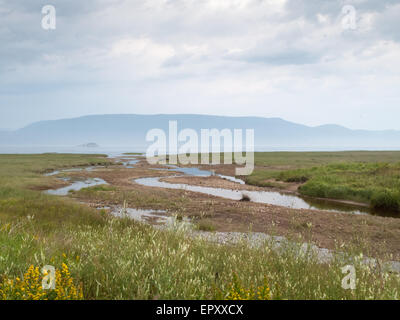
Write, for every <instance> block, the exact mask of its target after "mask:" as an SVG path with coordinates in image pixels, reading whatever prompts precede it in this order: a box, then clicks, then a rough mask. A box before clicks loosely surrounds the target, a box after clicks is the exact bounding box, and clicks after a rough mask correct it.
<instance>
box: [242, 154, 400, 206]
mask: <svg viewBox="0 0 400 320" xmlns="http://www.w3.org/2000/svg"><path fill="white" fill-rule="evenodd" d="M256 165H257V167H256V170H255V171H254V172H253V174H252V175H250V176H249V177H247V178H246V182H247V183H249V184H252V185H258V186H268V187H273V186H274V184H275V185H276V184H277V182H279V181H281V182H296V183H301V184H302V185H301V187H300V188H299V192H300V193H301V194H303V195H307V196H312V197H320V198H334V199H341V200H351V201H357V202H363V203H368V204H370V205H371V206H372V207H373V208H376V209H381V210H390V211H399V212H400V191H399V190H400V152H394V151H393V152H389V151H387V152H385V151H384V152H367V151H366V152H361V151H360V152H336V153H330V152H315V153H313V152H301V153H293V152H288V153H282V152H277V153H257V154H256Z"/></svg>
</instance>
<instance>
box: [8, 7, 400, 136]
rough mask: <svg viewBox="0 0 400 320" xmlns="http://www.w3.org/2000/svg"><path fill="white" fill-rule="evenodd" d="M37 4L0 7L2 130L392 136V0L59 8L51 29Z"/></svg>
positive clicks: (395, 33)
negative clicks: (129, 127) (103, 116)
mask: <svg viewBox="0 0 400 320" xmlns="http://www.w3.org/2000/svg"><path fill="white" fill-rule="evenodd" d="M43 5H44V3H43V1H38V0H14V1H1V0H0V41H1V43H2V45H1V46H0V112H1V117H0V127H9V126H10V123H13V126H21V125H24V124H26V123H29V122H32V121H35V120H39V119H42V118H43V119H45V118H49V117H50V118H62V117H64V116H77V115H81V114H83V113H112V112H119V113H128V112H131V113H135V112H136V113H160V112H163V113H169V112H171V113H174V112H190V113H196V112H197V113H216V114H235V115H250V114H253V115H259V116H267V117H268V116H278V117H282V118H286V119H289V120H292V121H300V122H304V123H307V124H311V125H316V124H322V123H325V122H329V123H331V122H337V123H339V124H345V125H347V126H350V127H365V128H378V127H379V128H386V127H389V128H399V129H400V127H399V125H398V124H397V123H396V121H395V120H394V119H395V118H396V117H397V118H398V116H400V114H399V112H398V111H393V110H396V106H398V102H399V98H398V97H397V95H396V92H397V91H396V90H397V88H398V87H399V85H400V80H399V78H398V74H399V72H400V66H399V64H398V63H397V61H398V59H399V55H400V50H399V45H400V43H399V42H400V41H399V40H400V31H399V30H400V28H399V26H400V4H398V1H394V0H393V1H392V0H382V1H372V0H346V1H342V0H336V1H335V0H319V1H317V0H315V1H309V0H286V1H285V0H280V1H276V0H204V1H197V0H174V1H172V0H135V1H132V0H88V1H84V2H78V1H57V2H56V3H55V7H56V10H57V29H56V30H55V31H45V30H43V29H42V28H41V18H42V15H41V8H42V6H43ZM344 5H353V6H354V7H355V9H356V13H357V19H356V22H357V28H356V29H355V30H346V29H343V26H342V24H341V21H342V18H343V13H342V7H343V6H344ZM366 92H367V93H366ZM382 101H385V103H384V104H383V103H382ZM374 105H376V106H377V107H376V112H375V113H374V111H373V107H372V106H374ZM363 106H364V107H365V109H368V110H369V111H368V112H364V111H363V110H364V109H363V108H364V107H363ZM378 106H379V108H378ZM321 108H323V110H324V111H323V112H322V111H321ZM382 108H387V110H388V111H387V112H386V113H385V112H382ZM30 109H34V110H37V112H24V111H26V110H30ZM40 110H43V112H41V111H40ZM342 111H343V113H342V114H341V112H342ZM393 112H395V114H392V113H393ZM346 113H347V114H350V115H351V116H345V114H346ZM385 114H386V116H385ZM21 115H22V116H21ZM23 115H26V116H23ZM361 115H362V116H361ZM382 117H384V118H382ZM381 118H382V119H385V120H382V121H380V122H378V123H377V121H376V119H381Z"/></svg>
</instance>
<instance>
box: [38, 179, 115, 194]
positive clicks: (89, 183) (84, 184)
mask: <svg viewBox="0 0 400 320" xmlns="http://www.w3.org/2000/svg"><path fill="white" fill-rule="evenodd" d="M101 184H107V182H106V181H104V180H103V179H100V178H93V179H87V180H85V181H76V182H73V183H72V184H71V185H69V186H66V187H63V188H59V189H54V190H47V191H45V193H47V194H52V195H56V196H66V195H68V193H69V192H70V191H79V190H81V189H83V188H89V187H94V186H98V185H101Z"/></svg>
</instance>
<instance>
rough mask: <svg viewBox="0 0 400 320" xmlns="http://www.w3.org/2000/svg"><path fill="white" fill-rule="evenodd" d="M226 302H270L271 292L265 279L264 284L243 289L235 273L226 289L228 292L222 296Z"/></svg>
mask: <svg viewBox="0 0 400 320" xmlns="http://www.w3.org/2000/svg"><path fill="white" fill-rule="evenodd" d="M222 298H225V299H226V300H271V298H272V295H271V290H270V288H269V285H268V281H267V278H266V277H265V278H264V284H263V285H262V286H259V287H250V288H245V287H244V286H243V285H242V283H241V281H240V280H239V277H238V276H237V274H236V273H234V274H233V281H232V283H231V284H230V285H229V287H228V291H227V293H225V294H222Z"/></svg>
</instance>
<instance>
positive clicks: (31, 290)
mask: <svg viewBox="0 0 400 320" xmlns="http://www.w3.org/2000/svg"><path fill="white" fill-rule="evenodd" d="M46 275H47V274H41V273H40V272H39V267H34V266H33V265H31V266H30V267H29V268H28V271H27V272H26V273H25V274H24V277H23V278H22V279H20V278H19V277H17V278H16V279H8V278H7V277H4V278H3V280H2V281H1V282H0V300H82V299H83V291H82V286H75V284H74V279H73V278H72V277H71V275H70V273H69V270H68V266H67V265H66V264H65V263H63V264H62V268H61V270H56V274H55V281H56V284H55V289H54V290H50V289H49V290H45V289H43V287H42V281H43V277H44V276H46Z"/></svg>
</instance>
